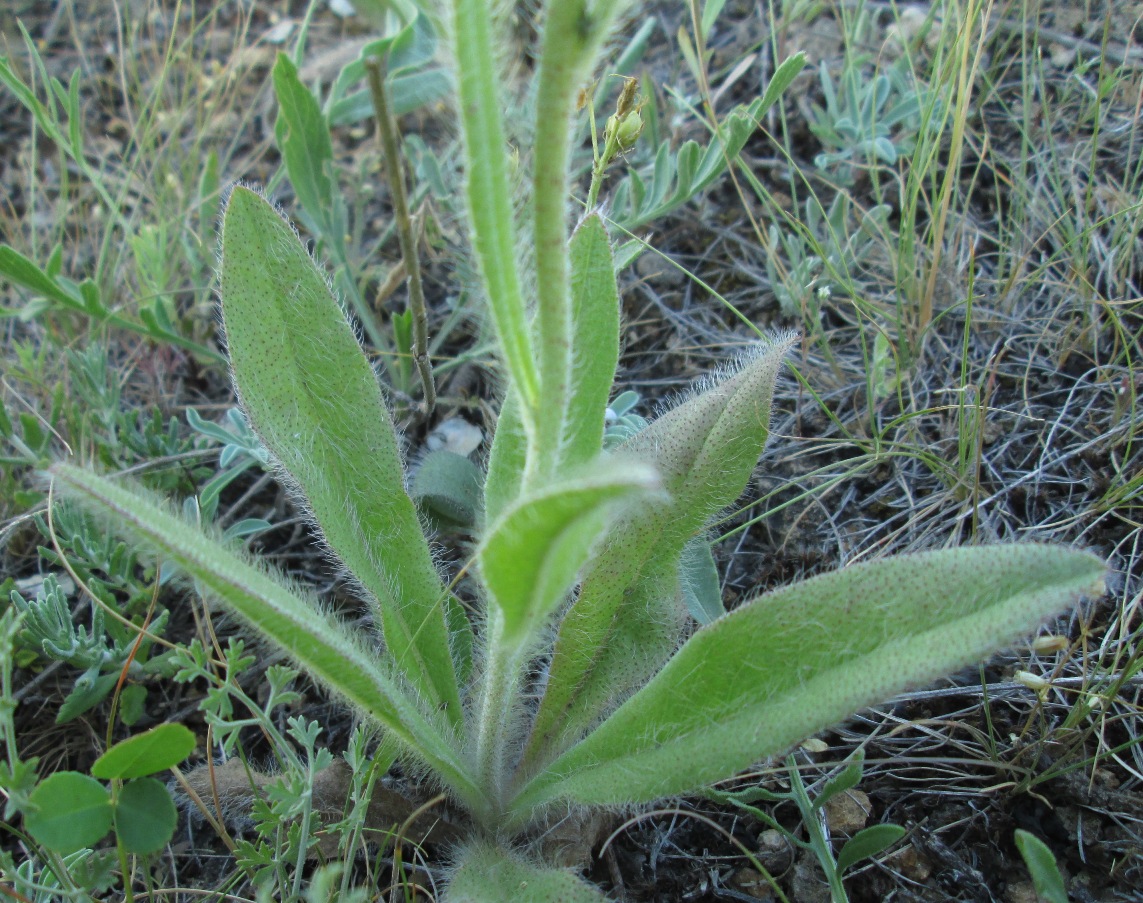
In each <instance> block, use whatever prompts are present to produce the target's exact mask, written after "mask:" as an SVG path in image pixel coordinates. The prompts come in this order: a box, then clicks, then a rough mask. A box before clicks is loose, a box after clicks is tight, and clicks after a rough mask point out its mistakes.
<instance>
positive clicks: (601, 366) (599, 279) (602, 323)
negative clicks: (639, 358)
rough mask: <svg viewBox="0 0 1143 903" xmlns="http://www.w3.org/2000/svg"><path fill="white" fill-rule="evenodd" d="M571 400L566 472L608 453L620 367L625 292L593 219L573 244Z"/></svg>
mask: <svg viewBox="0 0 1143 903" xmlns="http://www.w3.org/2000/svg"><path fill="white" fill-rule="evenodd" d="M570 262H571V300H572V347H573V348H575V349H578V351H579V353H578V355H576V356H574V357H573V358H572V374H571V397H570V398H569V400H568V417H567V423H566V424H565V427H564V443H563V455H564V462H565V465H566V466H570V467H575V466H577V465H580V464H586V463H587V462H588V461H592V460H594V459H595V458H596V457H598V455H599V451H600V449H601V448H602V447H603V425H604V414H605V412H606V411H607V400H608V397H609V396H610V393H611V384H612V383H613V382H614V381H615V367H616V364H618V362H619V290H618V288H617V286H616V284H615V264H614V262H613V261H612V259H611V245H610V244H609V243H608V240H607V230H606V229H605V228H604V226H603V220H602V219H601V218H600V216H599V215H598V214H592V215H590V216H588V217H587V218H586V219H584V221H583V222H582V223H580V224H579V228H577V229H576V230H575V233H574V234H573V235H572V238H571V249H570Z"/></svg>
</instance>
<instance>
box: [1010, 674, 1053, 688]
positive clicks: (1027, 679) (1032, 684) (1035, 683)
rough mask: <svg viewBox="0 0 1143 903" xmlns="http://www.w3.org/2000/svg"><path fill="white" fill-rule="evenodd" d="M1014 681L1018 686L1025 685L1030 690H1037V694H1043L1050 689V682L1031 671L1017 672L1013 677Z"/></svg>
mask: <svg viewBox="0 0 1143 903" xmlns="http://www.w3.org/2000/svg"><path fill="white" fill-rule="evenodd" d="M1012 679H1013V680H1015V681H1016V683H1018V684H1023V685H1024V686H1025V687H1027V688H1028V689H1029V690H1035V691H1036V692H1037V693H1043V692H1044V691H1045V690H1046V689H1048V681H1046V680H1044V678H1042V677H1041V676H1040V675H1039V674H1033V673H1032V672H1031V671H1017V672H1016V673H1015V674H1013V675H1012Z"/></svg>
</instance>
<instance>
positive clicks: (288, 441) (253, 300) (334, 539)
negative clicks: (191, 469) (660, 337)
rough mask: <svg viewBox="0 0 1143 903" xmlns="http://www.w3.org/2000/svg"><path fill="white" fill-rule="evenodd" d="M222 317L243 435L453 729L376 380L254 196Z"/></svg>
mask: <svg viewBox="0 0 1143 903" xmlns="http://www.w3.org/2000/svg"><path fill="white" fill-rule="evenodd" d="M220 282H221V285H220V291H221V295H222V316H223V321H224V324H225V326H226V339H227V347H228V350H229V354H230V361H231V368H232V372H233V375H234V382H235V386H236V388H237V390H238V394H239V396H240V398H241V400H242V404H243V407H244V408H245V410H246V413H247V416H248V417H249V419H250V423H251V426H252V427H253V428H254V430H255V432H257V433H258V435H259V438H261V440H262V442H263V443H264V444H265V445H266V447H267V448H268V449H269V450H270V451H271V452H272V453H273V454H274V456H275V457H276V459H277V461H278V463H279V464H280V465H281V467H282V469H283V470H284V471H285V473H286V474H287V475H288V476H289V478H290V480H291V481H292V482H293V483H294V484H295V485H296V486H297V487H298V488H300V489H301V492H302V494H303V495H304V496H305V499H306V501H307V502H308V503H309V505H310V507H311V509H312V511H313V514H314V517H315V519H316V520H317V522H318V525H319V526H320V527H321V530H322V534H323V536H324V538H325V541H326V542H327V543H328V544H329V547H330V549H331V550H332V551H333V552H334V554H335V555H337V557H338V558H340V559H341V561H342V562H344V564H345V565H346V567H348V569H349V570H350V572H351V573H352V574H353V575H354V576H355V577H356V578H357V579H358V580H359V581H360V583H361V585H362V586H363V587H364V589H365V590H366V593H367V595H368V596H369V597H370V602H371V603H373V604H374V605H375V607H376V611H377V615H378V621H379V622H380V624H381V627H382V630H383V632H384V636H385V642H386V645H387V646H388V648H389V651H390V653H392V655H393V657H394V659H395V661H396V663H397V666H398V667H399V668H400V669H401V671H402V672H403V673H404V674H406V675H407V676H408V679H409V681H410V683H412V684H413V686H414V687H416V689H417V691H418V692H420V693H422V694H424V696H425V698H426V699H427V700H428V701H429V703H430V704H431V705H432V706H434V707H436V706H439V705H443V706H445V708H446V709H447V711H448V712H449V714H450V716H451V717H452V718H453V720H454V721H457V722H459V719H460V717H461V707H460V695H459V691H458V688H457V681H456V676H455V672H454V669H453V663H452V658H451V654H450V652H449V640H448V631H447V628H446V625H445V617H444V609H443V605H442V600H443V599H444V596H445V589H444V587H443V585H442V584H441V581H440V577H439V576H438V574H437V572H436V570H435V568H434V566H433V562H432V557H431V555H430V553H429V547H428V544H427V543H426V541H425V538H424V534H423V533H422V532H421V525H420V521H419V520H418V518H417V512H416V509H415V507H414V505H413V502H412V500H411V499H410V498H409V496H408V495H407V494H406V492H405V487H404V470H403V468H402V466H401V459H400V454H399V452H398V448H397V439H396V434H395V433H394V430H393V424H392V421H391V420H390V417H389V412H388V410H387V409H386V407H385V403H384V400H383V398H382V396H381V390H380V388H379V387H378V385H377V378H376V375H375V374H374V372H373V368H372V367H370V365H369V361H368V360H367V359H366V357H365V355H364V353H363V352H362V350H361V347H360V345H358V343H357V339H356V338H355V337H354V335H353V331H352V329H351V328H350V326H349V323H348V322H347V321H346V319H345V316H344V314H343V312H342V310H341V308H340V307H339V306H338V304H337V302H336V301H335V300H334V298H333V295H332V294H331V293H330V290H329V287H328V285H327V283H326V281H325V279H324V277H323V275H322V273H321V271H320V270H319V269H318V267H317V265H316V264H315V263H314V261H313V260H312V259H311V258H310V256H309V254H308V253H307V251H306V249H305V248H304V247H303V246H302V244H301V242H300V241H299V240H298V236H297V235H296V234H295V233H294V231H293V230H292V229H291V227H290V225H289V224H288V223H287V222H286V221H285V220H284V219H283V218H282V217H281V216H279V214H278V213H277V211H275V209H274V208H273V207H272V206H271V205H270V204H269V202H267V201H266V200H265V199H264V198H262V197H261V196H260V195H258V194H257V193H255V192H254V191H252V190H251V189H249V188H245V187H242V186H238V187H235V188H234V190H233V191H232V192H231V195H230V199H229V201H228V203H227V207H226V212H225V214H224V217H223V226H222V267H221V280H220Z"/></svg>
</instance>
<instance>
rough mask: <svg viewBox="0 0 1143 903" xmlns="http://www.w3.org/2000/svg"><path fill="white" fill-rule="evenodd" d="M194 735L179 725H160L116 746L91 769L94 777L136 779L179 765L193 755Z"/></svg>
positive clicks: (96, 761) (97, 760)
mask: <svg viewBox="0 0 1143 903" xmlns="http://www.w3.org/2000/svg"><path fill="white" fill-rule="evenodd" d="M194 744H195V739H194V734H193V733H191V732H190V731H189V730H188V729H187V728H186V727H184V726H183V725H181V724H160V725H159V726H158V727H153V728H151V729H150V730H149V731H145V732H143V733H142V734H136V735H135V736H134V737H128V738H127V739H126V740H122V741H120V742H119V743H116V744H115V745H114V746H113V747H111V749H109V750H107V752H105V753H104V754H103V755H102V756H100V757H99V758H98V759H96V760H95V764H94V765H92V766H91V773H92V775H94V776H95V777H97V778H103V779H104V780H111V779H113V778H121V779H125V778H138V777H142V776H143V775H147V774H154V773H155V772H156V771H163V770H165V769H167V768H170V767H171V766H172V765H178V764H179V762H181V761H182V760H183V759H185V758H186V757H187V756H189V755H190V754H191V753H192V752H194Z"/></svg>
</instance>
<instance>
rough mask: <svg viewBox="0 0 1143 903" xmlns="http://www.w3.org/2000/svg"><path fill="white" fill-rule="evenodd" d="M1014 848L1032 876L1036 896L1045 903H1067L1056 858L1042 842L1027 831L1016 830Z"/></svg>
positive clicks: (1065, 889) (1066, 895)
mask: <svg viewBox="0 0 1143 903" xmlns="http://www.w3.org/2000/svg"><path fill="white" fill-rule="evenodd" d="M1016 848H1017V849H1018V850H1019V851H1020V855H1021V856H1022V857H1023V859H1024V865H1026V866H1027V867H1028V874H1030V875H1031V876H1032V886H1033V887H1035V888H1036V894H1037V895H1038V896H1039V897H1040V898H1041V899H1043V900H1046V901H1047V903H1068V891H1067V888H1066V887H1064V878H1063V876H1062V875H1061V874H1060V867H1059V866H1058V865H1056V857H1055V856H1054V855H1052V851H1051V849H1050V848H1049V847H1048V845H1047V844H1046V843H1044V841H1042V840H1040V838H1039V837H1037V836H1036V835H1035V834H1032V833H1031V832H1029V831H1024V830H1021V829H1019V828H1017V829H1016Z"/></svg>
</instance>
